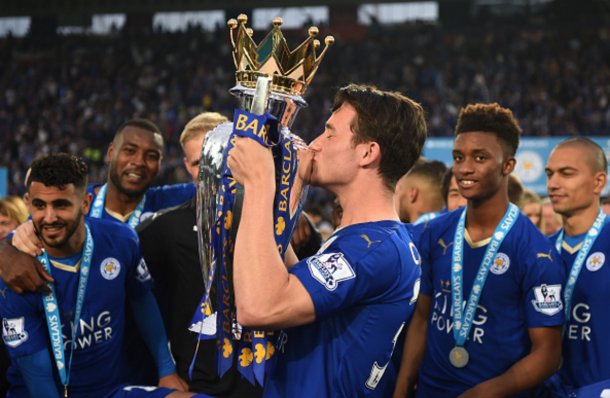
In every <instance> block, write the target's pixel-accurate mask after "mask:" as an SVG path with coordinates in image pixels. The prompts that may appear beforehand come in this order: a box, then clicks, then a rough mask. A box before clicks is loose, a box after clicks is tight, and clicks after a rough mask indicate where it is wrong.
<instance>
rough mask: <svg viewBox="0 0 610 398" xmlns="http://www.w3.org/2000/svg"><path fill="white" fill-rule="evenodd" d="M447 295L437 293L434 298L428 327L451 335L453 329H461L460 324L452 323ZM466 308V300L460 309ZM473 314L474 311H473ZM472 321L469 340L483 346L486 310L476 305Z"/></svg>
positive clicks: (451, 313)
mask: <svg viewBox="0 0 610 398" xmlns="http://www.w3.org/2000/svg"><path fill="white" fill-rule="evenodd" d="M449 297H450V296H449V294H446V293H443V292H438V293H436V295H435V296H434V306H433V308H432V317H431V318H430V326H432V327H433V328H436V329H437V330H438V331H439V332H445V333H447V334H452V333H453V328H454V327H457V328H458V329H459V328H460V327H462V323H461V322H459V321H458V322H455V323H454V322H453V307H452V305H451V303H450V301H449ZM465 306H466V300H464V301H463V302H462V307H465ZM473 312H474V311H473ZM474 313H475V315H474V319H473V320H472V328H471V331H470V337H469V340H471V341H473V342H476V343H478V344H483V340H484V336H485V330H484V329H483V328H482V326H483V325H484V324H485V323H486V322H487V315H485V314H487V308H485V307H483V306H482V305H480V304H478V305H477V310H476V312H474Z"/></svg>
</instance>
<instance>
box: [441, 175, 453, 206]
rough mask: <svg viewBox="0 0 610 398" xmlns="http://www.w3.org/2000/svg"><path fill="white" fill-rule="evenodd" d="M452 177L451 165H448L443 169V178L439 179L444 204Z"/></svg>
mask: <svg viewBox="0 0 610 398" xmlns="http://www.w3.org/2000/svg"><path fill="white" fill-rule="evenodd" d="M452 178H453V166H451V167H449V168H448V169H447V171H445V174H444V175H443V179H442V180H441V193H442V194H443V199H445V204H447V198H448V197H449V187H450V186H451V179H452Z"/></svg>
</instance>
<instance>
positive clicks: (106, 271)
mask: <svg viewBox="0 0 610 398" xmlns="http://www.w3.org/2000/svg"><path fill="white" fill-rule="evenodd" d="M100 272H101V274H102V276H103V277H104V279H107V280H109V281H111V280H113V279H114V278H116V277H117V276H118V275H119V273H120V272H121V263H119V260H117V259H116V258H113V257H108V258H107V259H105V260H104V261H102V265H100Z"/></svg>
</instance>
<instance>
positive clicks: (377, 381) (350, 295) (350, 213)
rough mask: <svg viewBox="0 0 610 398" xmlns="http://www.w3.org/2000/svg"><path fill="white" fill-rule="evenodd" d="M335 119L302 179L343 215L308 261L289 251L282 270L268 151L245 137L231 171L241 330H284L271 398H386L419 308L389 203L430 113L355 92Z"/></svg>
mask: <svg viewBox="0 0 610 398" xmlns="http://www.w3.org/2000/svg"><path fill="white" fill-rule="evenodd" d="M331 111H332V116H331V117H330V119H329V120H328V122H327V123H326V129H325V131H324V133H323V134H322V135H321V136H320V137H318V138H317V139H316V140H315V141H314V142H313V143H312V144H311V146H310V148H311V151H306V150H301V151H299V154H298V156H299V161H300V162H301V165H300V166H299V172H300V176H301V178H302V179H303V180H304V181H306V182H311V184H312V185H316V186H322V187H324V188H327V189H329V190H330V191H332V192H333V193H335V194H336V195H337V196H338V197H339V200H340V201H341V206H342V207H343V217H342V220H341V229H339V230H337V231H335V232H334V233H333V235H331V237H330V238H329V239H328V240H327V241H326V243H325V244H324V246H323V247H322V249H321V250H320V251H319V252H318V254H316V255H314V256H312V257H308V258H306V259H304V260H302V261H298V260H297V259H296V256H294V253H293V252H291V251H290V250H289V252H288V253H287V256H286V263H285V264H284V262H283V261H282V258H281V256H280V254H279V253H278V249H277V247H276V243H275V240H274V222H273V217H272V215H273V214H272V213H273V202H274V195H275V189H276V188H275V171H274V163H273V156H272V153H271V150H270V149H268V148H264V147H263V146H261V145H259V144H258V143H256V142H255V141H253V140H251V139H248V138H237V139H236V143H235V147H234V149H233V150H232V151H231V152H230V154H229V157H228V161H227V162H228V166H229V167H230V168H231V171H232V173H233V176H234V177H235V180H236V181H238V182H239V183H241V184H242V185H243V186H244V190H245V195H244V202H243V210H242V217H241V222H240V226H239V230H238V232H237V240H236V243H235V257H234V258H235V262H234V274H233V280H234V284H235V302H236V305H237V320H238V322H239V323H240V324H241V325H244V326H245V327H249V328H252V329H253V330H278V329H285V328H288V329H286V330H285V333H283V334H282V335H280V337H279V338H278V339H279V342H280V345H279V347H278V349H277V351H276V354H275V355H277V356H278V358H277V365H276V366H275V370H274V373H273V375H272V376H270V377H269V378H268V379H267V380H266V382H265V389H264V392H263V397H266V398H270V397H291V398H299V397H308V398H309V397H318V398H323V397H349V398H353V397H364V396H367V397H382V396H388V393H391V391H392V388H393V385H394V380H395V377H396V368H395V367H394V364H393V362H392V353H393V351H394V345H395V344H396V340H397V339H398V336H399V335H400V331H401V330H402V329H403V327H404V325H405V324H406V323H407V322H408V320H409V317H410V315H411V312H412V309H413V307H414V303H415V301H416V299H417V286H418V281H417V280H418V278H419V267H418V264H419V256H418V254H417V249H415V245H414V244H413V242H412V241H411V239H410V236H409V234H408V232H407V229H406V227H405V224H403V223H401V222H400V219H399V218H398V215H397V214H396V210H395V207H394V201H393V197H394V189H395V187H396V182H397V181H398V180H399V179H400V177H401V176H403V175H404V174H405V173H406V172H408V171H409V169H410V168H411V167H412V166H413V164H414V163H415V161H416V160H417V159H418V158H419V156H420V155H421V150H422V148H423V144H424V140H425V136H426V123H425V120H424V112H423V110H422V108H421V106H420V105H419V104H417V103H415V102H413V101H412V100H410V99H408V98H406V97H404V96H402V95H401V94H399V93H394V92H385V91H381V90H377V89H375V88H374V87H371V86H361V85H355V84H351V85H349V86H347V87H344V88H342V89H340V90H339V92H338V93H337V95H336V97H335V102H334V104H333V107H332V110H331ZM337 165H341V167H337ZM285 265H286V266H288V267H289V268H290V269H289V270H287V269H286V266H285Z"/></svg>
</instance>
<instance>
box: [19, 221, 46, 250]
mask: <svg viewBox="0 0 610 398" xmlns="http://www.w3.org/2000/svg"><path fill="white" fill-rule="evenodd" d="M13 246H14V247H16V248H17V249H19V250H20V251H22V252H24V253H27V254H29V255H30V256H32V257H36V255H40V254H42V242H41V241H40V239H39V238H38V235H36V230H35V229H34V223H33V222H32V220H28V221H26V222H24V223H23V224H21V225H20V226H18V227H17V230H16V231H15V234H14V235H13Z"/></svg>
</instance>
